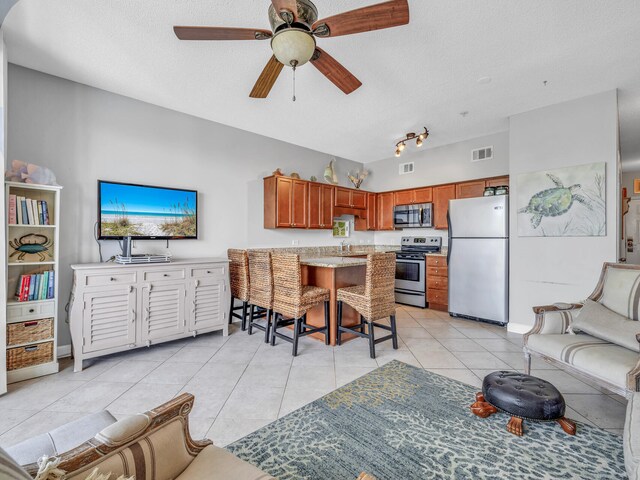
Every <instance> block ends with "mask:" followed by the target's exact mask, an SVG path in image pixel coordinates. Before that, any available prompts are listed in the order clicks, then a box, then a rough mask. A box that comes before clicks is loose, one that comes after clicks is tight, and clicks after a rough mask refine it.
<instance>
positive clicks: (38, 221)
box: [9, 195, 50, 225]
mask: <svg viewBox="0 0 640 480" xmlns="http://www.w3.org/2000/svg"><path fill="white" fill-rule="evenodd" d="M9 223H10V224H11V225H50V223H49V206H48V205H47V202H46V201H44V200H33V199H31V198H25V197H21V196H19V195H9Z"/></svg>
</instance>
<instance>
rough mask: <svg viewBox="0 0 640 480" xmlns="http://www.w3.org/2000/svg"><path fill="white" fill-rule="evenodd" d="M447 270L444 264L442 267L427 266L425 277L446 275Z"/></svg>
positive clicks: (447, 273)
mask: <svg viewBox="0 0 640 480" xmlns="http://www.w3.org/2000/svg"><path fill="white" fill-rule="evenodd" d="M448 275H449V270H448V269H447V267H446V265H445V266H443V267H430V266H428V267H427V278H429V277H447V276H448Z"/></svg>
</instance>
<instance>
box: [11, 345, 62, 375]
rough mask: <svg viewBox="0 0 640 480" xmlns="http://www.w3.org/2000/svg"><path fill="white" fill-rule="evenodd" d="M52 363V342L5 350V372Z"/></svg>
mask: <svg viewBox="0 0 640 480" xmlns="http://www.w3.org/2000/svg"><path fill="white" fill-rule="evenodd" d="M51 361H53V342H44V343H38V344H36V345H27V346H26V347H18V348H8V349H7V370H17V369H19V368H25V367H32V366H34V365H40V364H41V363H47V362H51Z"/></svg>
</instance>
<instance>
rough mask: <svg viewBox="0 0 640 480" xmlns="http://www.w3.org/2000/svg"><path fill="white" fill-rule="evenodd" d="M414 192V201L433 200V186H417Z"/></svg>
mask: <svg viewBox="0 0 640 480" xmlns="http://www.w3.org/2000/svg"><path fill="white" fill-rule="evenodd" d="M413 192H414V202H415V203H431V202H432V201H433V188H431V187H428V188H418V189H416V190H414V191H413Z"/></svg>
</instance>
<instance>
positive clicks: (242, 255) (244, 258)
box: [227, 248, 250, 331]
mask: <svg viewBox="0 0 640 480" xmlns="http://www.w3.org/2000/svg"><path fill="white" fill-rule="evenodd" d="M227 257H228V258H229V277H230V283H231V306H230V308H229V323H231V322H232V321H233V319H234V318H238V319H240V321H241V323H240V326H241V328H242V330H243V331H244V330H246V329H247V314H248V308H249V288H250V282H249V257H248V255H247V251H246V250H237V249H235V248H230V249H229V250H227ZM236 300H239V301H240V302H242V303H241V304H240V305H238V306H236V304H235V301H236ZM238 310H240V311H241V312H242V313H236V311H238Z"/></svg>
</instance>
